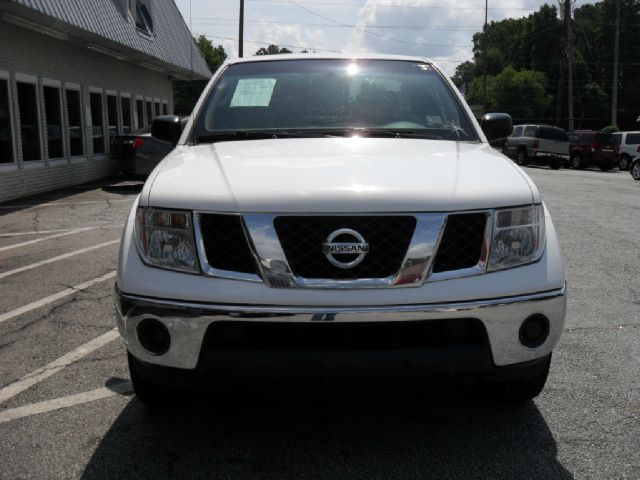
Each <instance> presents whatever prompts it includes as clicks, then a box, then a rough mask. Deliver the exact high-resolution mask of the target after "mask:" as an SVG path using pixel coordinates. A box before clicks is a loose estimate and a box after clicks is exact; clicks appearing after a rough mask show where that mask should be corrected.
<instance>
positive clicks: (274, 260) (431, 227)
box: [193, 209, 493, 289]
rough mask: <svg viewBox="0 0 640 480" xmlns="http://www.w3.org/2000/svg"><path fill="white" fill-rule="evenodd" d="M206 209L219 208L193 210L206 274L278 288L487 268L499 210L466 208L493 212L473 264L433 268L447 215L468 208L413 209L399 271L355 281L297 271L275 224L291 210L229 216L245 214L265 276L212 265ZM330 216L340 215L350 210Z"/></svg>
mask: <svg viewBox="0 0 640 480" xmlns="http://www.w3.org/2000/svg"><path fill="white" fill-rule="evenodd" d="M205 213H216V212H204V211H195V212H194V213H193V225H194V231H195V239H196V247H197V250H198V257H199V260H200V267H201V269H202V272H203V273H204V274H205V275H208V276H212V277H217V278H224V279H230V280H243V281H251V282H264V283H266V284H267V285H268V286H270V287H274V288H320V289H361V288H390V287H393V288H406V287H420V286H422V285H423V284H424V283H426V282H434V281H440V280H450V279H454V278H461V277H469V276H474V275H480V274H482V273H485V272H486V269H487V263H488V257H489V254H490V251H489V250H490V245H491V236H492V233H493V210H484V209H483V210H474V211H465V212H464V213H485V214H486V215H487V222H486V225H485V234H484V240H483V245H482V251H481V256H480V261H479V262H478V263H477V264H476V265H475V266H473V267H470V268H464V269H459V270H451V271H446V272H438V273H434V272H433V271H432V269H433V263H434V259H435V256H436V254H437V251H438V247H439V244H440V241H441V239H442V236H443V234H444V231H445V227H446V220H447V218H448V217H449V215H455V214H458V213H462V212H446V213H417V214H412V215H413V216H414V217H415V219H416V227H415V230H414V234H413V237H412V239H411V243H410V244H409V248H408V249H407V253H406V255H405V258H404V259H403V261H402V264H401V267H400V269H399V270H398V272H396V273H395V274H393V275H390V276H388V277H385V278H359V279H354V280H335V279H316V278H304V277H300V276H297V275H295V274H294V272H293V271H292V270H291V267H290V265H289V263H288V261H287V258H286V255H285V253H284V250H283V248H282V245H281V244H280V240H279V239H278V234H277V232H276V230H275V227H274V219H275V218H276V217H282V216H287V215H288V214H273V213H247V214H239V213H224V214H225V215H238V216H241V217H242V219H243V225H244V231H245V232H244V233H245V237H246V239H247V242H248V244H249V249H250V251H251V253H252V255H253V257H254V259H255V261H256V265H257V266H258V271H259V275H256V274H252V273H244V272H236V271H228V270H220V269H216V268H213V267H211V266H210V265H209V264H208V263H207V259H206V253H205V249H204V241H203V238H202V232H201V229H200V215H201V214H205ZM295 215H300V214H295ZM318 215H319V214H314V216H318ZM326 215H327V216H338V215H346V214H326ZM349 215H353V214H349ZM358 215H361V216H371V215H375V216H394V215H399V213H382V214H380V213H363V214H358ZM404 215H406V214H404ZM319 253H320V252H319Z"/></svg>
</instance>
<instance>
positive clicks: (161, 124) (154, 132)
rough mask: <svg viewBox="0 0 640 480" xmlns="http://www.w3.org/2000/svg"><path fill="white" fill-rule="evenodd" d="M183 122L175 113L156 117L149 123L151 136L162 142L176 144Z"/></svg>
mask: <svg viewBox="0 0 640 480" xmlns="http://www.w3.org/2000/svg"><path fill="white" fill-rule="evenodd" d="M182 127H183V123H182V122H181V121H180V117H179V116H177V115H162V116H160V117H156V118H155V119H154V120H153V123H152V124H151V136H152V137H153V138H157V139H158V140H162V141H163V142H167V143H170V144H171V145H176V144H177V143H178V140H180V136H181V135H182Z"/></svg>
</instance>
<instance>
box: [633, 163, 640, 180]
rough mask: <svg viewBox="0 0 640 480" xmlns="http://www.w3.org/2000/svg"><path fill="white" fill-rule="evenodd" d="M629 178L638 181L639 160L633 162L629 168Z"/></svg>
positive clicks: (639, 173) (639, 177)
mask: <svg viewBox="0 0 640 480" xmlns="http://www.w3.org/2000/svg"><path fill="white" fill-rule="evenodd" d="M631 176H632V177H633V179H634V180H638V181H640V160H638V161H636V162H634V163H633V165H632V166H631Z"/></svg>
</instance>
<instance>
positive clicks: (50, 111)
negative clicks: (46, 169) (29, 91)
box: [43, 86, 64, 158]
mask: <svg viewBox="0 0 640 480" xmlns="http://www.w3.org/2000/svg"><path fill="white" fill-rule="evenodd" d="M43 90H44V112H45V118H46V119H47V147H48V150H49V158H59V157H63V156H64V153H63V151H62V112H61V111H60V89H59V88H57V87H48V86H45V87H44V88H43Z"/></svg>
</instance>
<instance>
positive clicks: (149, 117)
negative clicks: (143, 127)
mask: <svg viewBox="0 0 640 480" xmlns="http://www.w3.org/2000/svg"><path fill="white" fill-rule="evenodd" d="M145 103H146V110H147V125H151V120H153V103H152V102H151V100H147V101H146V102H145Z"/></svg>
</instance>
